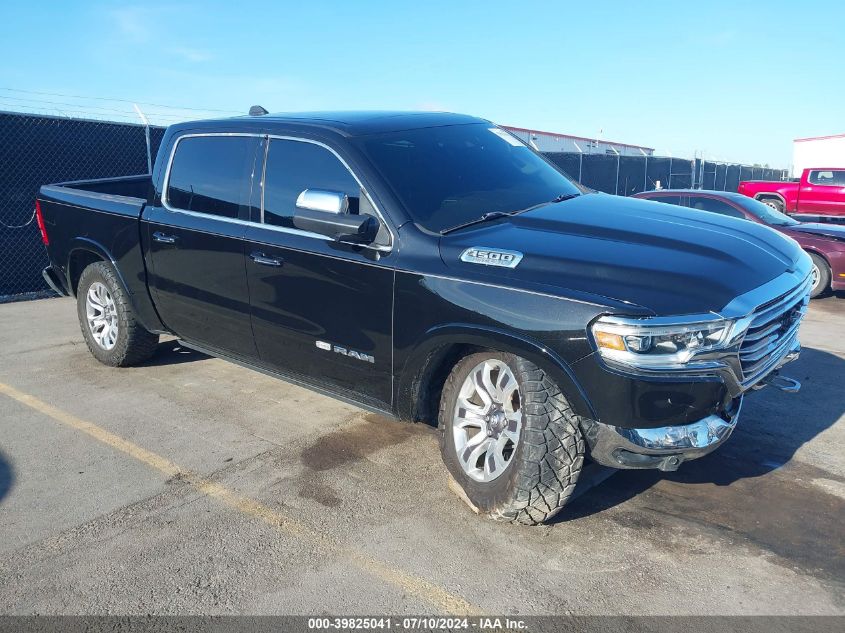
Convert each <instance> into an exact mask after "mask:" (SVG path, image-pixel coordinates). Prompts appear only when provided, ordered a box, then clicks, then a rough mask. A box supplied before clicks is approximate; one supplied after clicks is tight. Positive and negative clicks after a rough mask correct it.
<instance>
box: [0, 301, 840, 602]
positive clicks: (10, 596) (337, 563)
mask: <svg viewBox="0 0 845 633" xmlns="http://www.w3.org/2000/svg"><path fill="white" fill-rule="evenodd" d="M843 334H845V299H842V298H837V297H831V298H827V299H823V300H820V301H815V302H813V304H812V307H811V310H810V314H809V315H808V318H807V321H806V323H805V325H804V326H803V333H802V341H803V343H804V352H803V354H802V357H801V359H800V360H799V361H798V362H797V363H795V364H794V365H793V366H792V368H791V369H790V370H789V372H788V373H789V374H791V375H793V376H794V377H796V378H798V379H799V380H801V381H802V382H803V385H804V386H803V389H802V390H801V392H800V393H799V394H796V395H789V394H784V393H781V392H775V391H773V390H771V389H766V390H763V391H761V392H757V393H754V394H752V395H750V396H749V398H748V399H747V401H746V406H745V408H744V411H743V413H744V415H743V417H742V419H741V421H740V424H739V426H738V428H737V430H736V432H735V434H734V436H733V438H732V439H731V441H730V443H729V444H728V445H726V446H725V447H724V448H723V449H722V450H721V451H719V452H717V453H714V454H712V455H710V456H708V457H706V458H704V459H701V460H699V461H697V462H691V463H689V464H687V465H685V467H684V468H683V469H682V470H681V471H679V472H677V473H665V474H664V473H656V472H621V473H618V474H615V475H614V476H613V477H611V478H610V479H608V480H606V481H604V482H603V483H601V484H599V485H597V486H596V487H595V488H593V489H592V490H590V491H589V492H588V493H587V494H584V495H583V496H581V497H580V498H579V499H578V500H577V501H575V502H574V503H573V504H571V505H570V506H569V507H568V508H567V509H566V510H565V511H564V512H563V513H562V515H561V516H560V517H559V520H557V522H555V523H554V524H553V525H548V526H543V527H538V528H525V527H518V526H510V525H501V524H497V523H492V522H489V521H486V520H483V519H481V518H479V517H476V516H475V515H473V514H471V512H470V511H469V509H468V508H467V507H466V506H465V505H464V504H463V503H462V502H461V501H460V500H459V499H458V498H457V497H456V496H455V495H453V494H452V493H451V492H450V491H449V490H448V487H447V476H446V471H445V468H444V467H443V466H442V464H441V461H440V455H439V450H438V445H437V437H436V434H435V432H434V431H433V430H432V429H431V428H428V427H426V426H424V425H411V424H403V423H399V422H395V421H390V420H385V419H381V418H379V417H377V416H374V415H372V414H369V413H365V412H362V411H361V410H358V409H356V408H354V407H351V406H348V405H345V404H341V403H338V402H336V401H334V400H331V399H329V398H326V397H323V396H319V395H316V394H313V393H311V392H308V391H306V390H303V389H300V388H298V387H294V386H291V385H288V384H286V383H283V382H280V381H277V380H274V379H272V378H269V377H266V376H264V375H262V374H259V373H255V372H252V371H249V370H247V369H243V368H241V367H238V366H235V365H232V364H229V363H226V362H224V361H221V360H217V359H213V358H208V357H205V356H203V355H200V354H198V353H195V352H191V351H188V350H185V349H182V348H180V347H179V345H178V343H177V342H175V341H172V340H170V341H165V342H162V343H161V346H160V350H159V353H158V354H157V356H156V357H155V358H154V359H153V360H152V361H151V362H149V363H147V364H146V365H145V366H143V367H138V368H132V369H119V370H118V369H111V368H108V367H104V366H102V365H100V364H98V363H97V362H96V361H95V360H94V359H93V358H92V357H91V356H90V354H89V353H88V350H87V349H86V347H85V345H84V343H83V341H82V338H81V335H80V333H79V330H78V325H77V321H76V311H75V306H74V303H73V301H72V300H70V299H47V300H41V301H30V302H21V303H14V304H7V305H0V535H2V538H0V613H4V614H9V613H14V614H30V613H40V614H59V613H61V614H83V613H84V614H88V613H96V614H114V613H122V614H126V613H129V614H148V613H153V614H172V613H204V614H228V613H249V614H265V613H267V614H320V613H333V614H365V613H369V614H373V613H376V614H377V613H395V614H400V613H416V614H421V613H477V612H484V613H498V614H502V613H511V614H521V615H529V614H569V613H575V614H711V613H719V614H758V613H767V614H845V528H844V527H843V523H845V337H843Z"/></svg>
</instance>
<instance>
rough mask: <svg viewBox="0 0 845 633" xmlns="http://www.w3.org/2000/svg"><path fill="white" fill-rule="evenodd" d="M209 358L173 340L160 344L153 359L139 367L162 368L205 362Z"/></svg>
mask: <svg viewBox="0 0 845 633" xmlns="http://www.w3.org/2000/svg"><path fill="white" fill-rule="evenodd" d="M207 358H209V356H207V355H206V354H203V353H202V352H198V351H196V350H193V349H189V348H187V347H185V346H184V345H182V344H181V343H180V342H179V341H177V340H175V339H173V340H169V341H162V342H161V343H159V344H158V349H156V352H155V354H153V357H152V358H150V359H149V360H148V361H146V362H145V363H142V364H141V365H139V366H140V367H160V366H164V365H179V364H181V363H193V362H194V361H198V360H205V359H207Z"/></svg>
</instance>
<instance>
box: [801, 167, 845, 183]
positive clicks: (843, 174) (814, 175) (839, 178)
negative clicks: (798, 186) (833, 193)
mask: <svg viewBox="0 0 845 633" xmlns="http://www.w3.org/2000/svg"><path fill="white" fill-rule="evenodd" d="M808 180H809V181H810V183H812V184H814V185H826V186H828V187H845V170H838V169H817V170H813V171H811V172H810V176H809V178H808Z"/></svg>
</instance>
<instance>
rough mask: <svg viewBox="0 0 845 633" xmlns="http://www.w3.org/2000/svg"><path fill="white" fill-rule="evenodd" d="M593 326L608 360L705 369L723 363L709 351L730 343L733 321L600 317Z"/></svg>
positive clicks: (646, 366)
mask: <svg viewBox="0 0 845 633" xmlns="http://www.w3.org/2000/svg"><path fill="white" fill-rule="evenodd" d="M591 327H592V333H593V340H594V342H595V344H596V347H597V348H598V351H599V353H600V354H601V355H602V357H604V358H605V359H607V360H610V361H615V362H617V363H621V364H624V365H629V366H631V367H636V368H640V369H650V370H661V369H706V368H708V367H718V366H720V365H723V363H722V362H720V361H719V360H718V358H716V356H718V355H717V354H716V355H714V354H707V358H702V359H696V358H695V357H697V356H699V355H705V354H706V353H707V352H716V351H718V350H723V349H725V348H727V347H728V346H730V344H731V341H732V339H734V338H735V337H734V336H733V330H734V321H730V320H724V319H715V320H712V321H703V322H699V323H667V322H666V319H622V318H618V317H601V318H600V319H598V320H596V321H595V322H594V323H593V325H592V326H591Z"/></svg>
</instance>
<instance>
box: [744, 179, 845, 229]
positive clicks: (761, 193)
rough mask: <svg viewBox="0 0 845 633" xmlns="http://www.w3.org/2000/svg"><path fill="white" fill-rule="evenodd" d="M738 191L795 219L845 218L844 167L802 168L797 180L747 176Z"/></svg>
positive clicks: (822, 219)
mask: <svg viewBox="0 0 845 633" xmlns="http://www.w3.org/2000/svg"><path fill="white" fill-rule="evenodd" d="M737 191H738V192H739V193H741V194H743V195H746V196H748V197H750V198H754V199H755V200H759V201H760V202H763V203H764V204H767V205H769V206H770V207H772V208H773V209H776V210H778V211H780V212H782V213H788V214H789V215H791V216H793V217H795V218H796V219H798V220H810V221H819V220H821V221H825V220H827V221H832V222H845V167H834V168H830V167H812V168H810V169H805V170H804V172H803V173H802V174H801V179H800V180H798V181H794V180H792V181H789V180H784V181H766V180H746V181H743V182H741V183H739V189H737Z"/></svg>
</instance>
